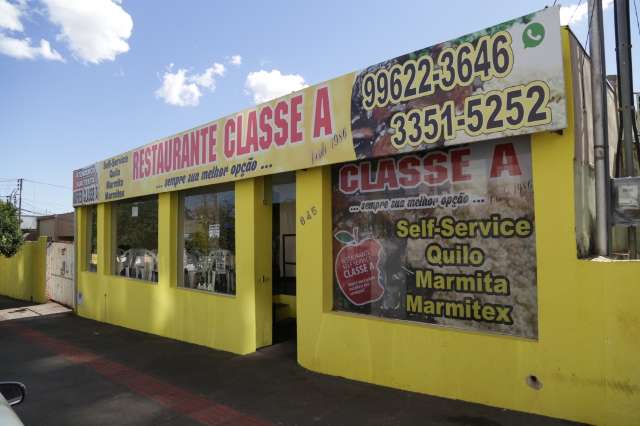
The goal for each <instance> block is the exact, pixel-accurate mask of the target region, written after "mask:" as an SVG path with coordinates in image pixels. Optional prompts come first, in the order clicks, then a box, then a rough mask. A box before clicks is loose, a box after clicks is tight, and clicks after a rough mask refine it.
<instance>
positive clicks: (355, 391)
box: [0, 315, 570, 426]
mask: <svg viewBox="0 0 640 426" xmlns="http://www.w3.org/2000/svg"><path fill="white" fill-rule="evenodd" d="M0 380H19V381H22V382H23V383H25V384H26V385H27V388H28V397H27V400H26V401H25V402H24V403H23V404H22V405H20V406H17V407H16V411H17V413H18V415H19V416H20V417H21V418H22V419H23V421H24V422H25V424H26V425H195V424H209V425H267V424H283V425H362V424H371V425H452V426H460V425H481V426H494V425H525V424H526V425H565V424H570V423H569V422H565V421H561V420H555V419H550V418H545V417H540V416H533V415H528V414H524V413H519V412H513V411H509V410H502V409H497V408H491V407H487V406H482V405H478V404H470V403H465V402H461V401H454V400H448V399H444V398H436V397H431V396H427V395H421V394H416V393H411V392H403V391H398V390H393V389H389V388H384V387H380V386H374V385H368V384H364V383H359V382H354V381H350V380H345V379H342V378H337V377H330V376H324V375H320V374H315V373H312V372H309V371H307V370H305V369H304V368H302V367H300V366H299V365H298V364H297V363H296V361H295V345H294V344H292V343H291V342H287V343H282V344H278V345H275V346H272V347H270V348H267V349H265V350H261V351H259V352H257V353H255V354H252V355H248V356H237V355H234V354H230V353H226V352H220V351H214V350H211V349H208V348H205V347H200V346H195V345H190V344H187V343H182V342H177V341H174V340H170V339H165V338H162V337H157V336H153V335H149V334H145V333H140V332H136V331H132V330H127V329H124V328H120V327H115V326H111V325H107V324H102V323H98V322H95V321H90V320H86V319H82V318H78V317H76V316H73V315H62V316H55V317H48V318H37V319H30V320H18V321H5V322H2V323H0Z"/></svg>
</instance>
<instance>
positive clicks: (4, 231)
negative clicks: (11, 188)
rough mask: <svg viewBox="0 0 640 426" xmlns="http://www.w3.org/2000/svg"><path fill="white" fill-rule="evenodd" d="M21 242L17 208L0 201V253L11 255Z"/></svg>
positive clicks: (22, 240)
mask: <svg viewBox="0 0 640 426" xmlns="http://www.w3.org/2000/svg"><path fill="white" fill-rule="evenodd" d="M23 242H24V239H23V238H22V230H21V229H20V221H19V220H18V209H16V208H15V207H14V206H13V205H11V204H9V203H5V202H2V201H0V254H1V255H3V256H5V257H11V256H13V255H14V254H16V253H17V252H18V249H19V248H20V246H21V245H22V243H23Z"/></svg>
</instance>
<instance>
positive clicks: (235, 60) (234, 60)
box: [229, 55, 242, 65]
mask: <svg viewBox="0 0 640 426" xmlns="http://www.w3.org/2000/svg"><path fill="white" fill-rule="evenodd" d="M229 63H230V64H231V65H240V64H242V56H240V55H233V56H232V57H231V59H230V60H229Z"/></svg>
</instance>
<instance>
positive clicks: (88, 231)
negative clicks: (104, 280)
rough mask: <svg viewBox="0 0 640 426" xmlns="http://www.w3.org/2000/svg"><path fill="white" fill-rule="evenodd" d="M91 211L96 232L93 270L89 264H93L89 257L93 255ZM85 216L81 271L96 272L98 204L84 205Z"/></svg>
mask: <svg viewBox="0 0 640 426" xmlns="http://www.w3.org/2000/svg"><path fill="white" fill-rule="evenodd" d="M93 212H95V219H96V232H95V240H96V263H95V270H92V269H91V265H93V263H92V262H91V260H92V259H91V257H92V256H93V253H92V250H91V249H92V240H93V237H94V233H93V223H92V219H93ZM85 218H86V224H85V227H84V228H85V229H84V231H85V236H86V237H85V247H84V250H83V251H84V253H83V255H84V263H83V266H84V267H83V268H82V270H83V272H91V273H97V272H98V262H99V261H98V205H97V204H92V205H89V206H86V213H85Z"/></svg>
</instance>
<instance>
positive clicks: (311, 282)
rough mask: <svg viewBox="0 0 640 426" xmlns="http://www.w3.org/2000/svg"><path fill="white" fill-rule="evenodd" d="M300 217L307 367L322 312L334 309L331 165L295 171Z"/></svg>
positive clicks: (300, 303)
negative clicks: (302, 219) (301, 219)
mask: <svg viewBox="0 0 640 426" xmlns="http://www.w3.org/2000/svg"><path fill="white" fill-rule="evenodd" d="M314 211H315V212H316V214H315V215H314V214H313V212H314ZM309 214H310V216H309ZM300 217H304V218H307V219H305V221H304V225H303V224H302V221H300V220H298V219H297V220H296V269H297V276H298V279H297V283H296V287H297V288H296V293H297V294H296V304H297V307H296V309H297V327H298V362H299V363H300V364H301V365H303V366H306V365H310V364H312V361H313V359H314V357H315V354H316V352H315V351H314V350H313V349H314V347H315V345H314V344H313V342H317V341H318V334H319V333H320V328H321V321H319V319H320V317H321V314H320V313H321V312H329V311H331V308H332V294H333V293H332V291H333V286H332V274H333V266H332V256H331V250H332V248H331V238H332V232H331V167H316V168H313V169H308V170H299V171H298V172H297V173H296V218H300ZM309 217H310V218H311V219H308V218H309Z"/></svg>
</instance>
